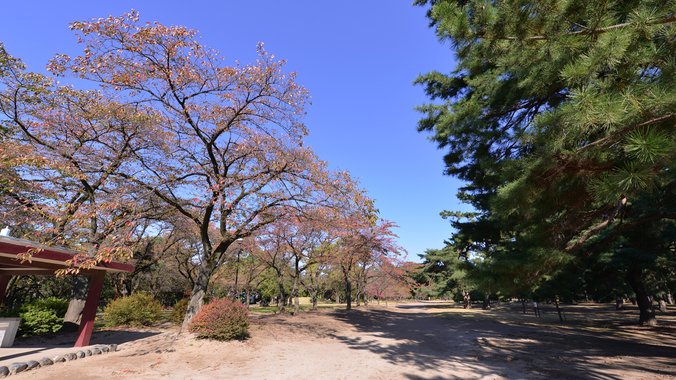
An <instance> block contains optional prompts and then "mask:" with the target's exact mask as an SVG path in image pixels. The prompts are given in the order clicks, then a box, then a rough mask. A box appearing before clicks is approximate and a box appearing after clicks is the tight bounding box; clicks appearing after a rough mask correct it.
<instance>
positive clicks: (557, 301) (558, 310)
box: [554, 296, 563, 322]
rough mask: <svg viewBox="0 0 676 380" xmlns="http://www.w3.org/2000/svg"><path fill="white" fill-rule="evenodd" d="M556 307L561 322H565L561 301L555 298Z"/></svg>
mask: <svg viewBox="0 0 676 380" xmlns="http://www.w3.org/2000/svg"><path fill="white" fill-rule="evenodd" d="M554 305H556V312H557V313H558V314H559V322H563V315H561V308H559V300H558V297H557V296H554Z"/></svg>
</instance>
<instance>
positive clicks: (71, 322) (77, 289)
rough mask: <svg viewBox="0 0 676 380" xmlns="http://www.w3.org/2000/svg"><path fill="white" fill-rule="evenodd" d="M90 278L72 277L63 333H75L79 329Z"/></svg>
mask: <svg viewBox="0 0 676 380" xmlns="http://www.w3.org/2000/svg"><path fill="white" fill-rule="evenodd" d="M90 280H91V276H73V286H72V294H71V296H70V303H69V304H68V310H67V311H66V315H65V316H64V317H63V327H62V328H61V331H63V332H75V331H78V329H79V328H80V321H81V320H82V311H83V310H84V307H85V301H86V300H87V291H88V290H89V282H90Z"/></svg>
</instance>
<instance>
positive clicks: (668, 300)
mask: <svg viewBox="0 0 676 380" xmlns="http://www.w3.org/2000/svg"><path fill="white" fill-rule="evenodd" d="M667 303H668V304H669V305H673V304H674V298H673V297H672V295H671V293H667Z"/></svg>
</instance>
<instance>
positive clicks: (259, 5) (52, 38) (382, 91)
mask: <svg viewBox="0 0 676 380" xmlns="http://www.w3.org/2000/svg"><path fill="white" fill-rule="evenodd" d="M65 4H68V5H67V6H66V5H65ZM132 8H133V9H136V10H138V11H139V12H140V16H141V21H151V22H153V21H158V22H160V23H161V24H164V25H183V26H186V27H188V28H190V29H197V30H199V31H200V33H201V34H202V43H203V44H204V45H207V46H209V47H212V48H214V49H217V50H219V51H220V53H221V55H222V56H223V57H224V58H225V61H226V62H228V63H230V62H232V63H234V61H235V60H240V61H242V62H243V63H244V62H248V61H250V60H254V59H255V58H256V44H257V43H258V42H259V41H261V42H263V43H264V44H265V49H266V50H267V51H268V52H270V53H272V54H274V55H275V56H276V57H277V58H282V59H286V60H288V64H287V69H288V70H289V71H297V72H298V77H297V82H298V83H299V84H302V85H304V86H305V87H306V88H307V89H308V90H309V92H310V95H311V96H312V106H310V107H308V109H307V116H306V118H305V124H306V125H307V126H308V128H309V130H310V136H309V137H308V139H307V142H308V144H309V145H310V146H312V148H313V150H314V151H315V153H316V154H317V155H318V156H319V157H320V158H321V159H323V160H325V161H328V162H329V163H330V166H332V167H333V168H340V169H343V170H345V169H346V170H349V171H350V173H351V174H352V175H353V176H354V177H356V178H359V179H360V181H361V185H362V187H363V188H365V189H366V190H368V192H369V195H370V196H371V197H372V198H375V199H376V207H377V208H378V209H380V212H381V215H380V216H381V217H382V218H385V219H388V220H391V221H393V222H395V223H397V224H398V225H399V226H400V228H398V229H397V230H396V231H395V232H396V233H397V234H398V235H399V245H401V246H402V247H403V248H405V249H406V250H407V251H408V258H409V259H410V260H415V261H418V258H417V254H419V253H422V252H424V250H425V249H428V248H441V247H442V246H443V241H444V239H446V238H448V237H449V236H450V234H451V228H450V226H449V224H448V222H447V221H445V220H443V219H441V218H440V217H439V212H440V211H442V210H465V211H468V210H469V208H468V206H466V205H462V204H460V203H459V201H458V200H457V199H456V197H455V194H456V192H457V188H458V186H459V185H461V183H460V182H459V181H457V180H456V179H454V178H450V177H447V176H443V175H442V172H443V161H442V156H443V152H442V151H439V150H437V149H436V146H435V145H434V144H433V143H431V142H429V141H428V140H427V139H426V137H427V135H426V134H422V133H418V132H417V131H416V123H417V121H418V119H419V118H420V114H419V113H417V112H416V111H414V110H413V107H415V106H416V105H419V104H422V103H424V102H427V101H428V100H427V99H426V97H425V95H424V93H423V89H422V87H421V86H414V85H413V84H412V81H413V80H414V79H415V78H416V76H417V75H418V74H421V73H425V72H428V71H431V70H439V71H441V72H449V71H451V70H452V69H453V67H454V60H453V53H452V51H451V50H450V48H449V47H448V45H441V44H439V43H438V41H437V39H436V37H435V35H434V32H433V31H432V30H430V29H429V28H428V27H427V24H428V22H427V19H426V18H425V17H424V14H425V10H424V9H422V8H420V7H413V6H412V5H411V0H407V1H392V0H367V1H365V0H361V1H334V2H329V1H317V0H313V1H309V0H308V1H281V0H275V1H273V0H258V1H255V2H254V1H241V0H240V1H235V0H221V1H192V2H187V1H125V0H117V1H67V2H65V1H47V0H45V1H34V0H23V1H11V2H8V3H7V4H4V5H3V12H2V16H1V17H0V41H2V42H3V43H4V44H5V48H6V49H7V51H8V52H9V53H10V54H12V55H14V56H15V57H18V58H21V59H22V60H23V61H24V62H25V63H26V64H27V65H28V68H29V70H31V71H38V72H42V73H45V74H46V71H45V70H44V67H45V64H46V63H47V61H48V60H49V59H50V58H51V57H53V55H54V54H55V53H60V54H69V55H77V54H79V53H80V52H81V51H82V49H83V47H82V46H81V45H79V44H77V43H76V38H75V37H74V34H73V33H72V32H71V31H70V30H69V29H68V24H69V23H70V22H73V21H81V20H89V19H92V18H99V17H106V16H108V15H114V16H119V15H121V14H122V13H124V12H129V11H130V10H131V9H132Z"/></svg>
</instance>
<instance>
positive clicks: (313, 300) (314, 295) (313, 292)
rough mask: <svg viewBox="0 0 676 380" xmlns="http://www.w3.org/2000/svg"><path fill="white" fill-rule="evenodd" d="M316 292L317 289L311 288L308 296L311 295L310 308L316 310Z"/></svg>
mask: <svg viewBox="0 0 676 380" xmlns="http://www.w3.org/2000/svg"><path fill="white" fill-rule="evenodd" d="M317 293H319V291H318V290H317V289H312V292H311V293H310V297H312V310H313V311H317Z"/></svg>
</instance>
